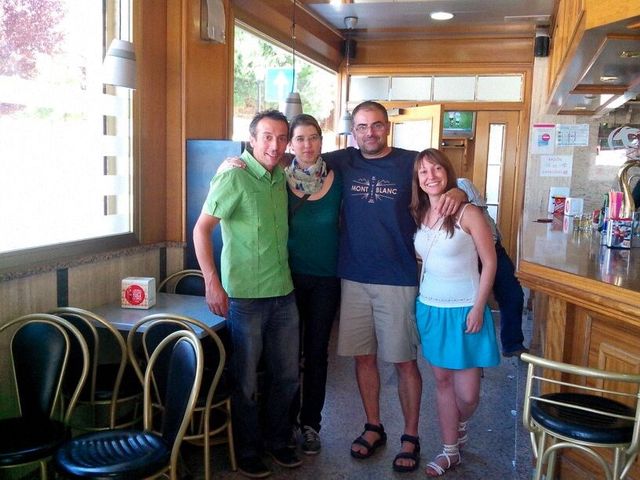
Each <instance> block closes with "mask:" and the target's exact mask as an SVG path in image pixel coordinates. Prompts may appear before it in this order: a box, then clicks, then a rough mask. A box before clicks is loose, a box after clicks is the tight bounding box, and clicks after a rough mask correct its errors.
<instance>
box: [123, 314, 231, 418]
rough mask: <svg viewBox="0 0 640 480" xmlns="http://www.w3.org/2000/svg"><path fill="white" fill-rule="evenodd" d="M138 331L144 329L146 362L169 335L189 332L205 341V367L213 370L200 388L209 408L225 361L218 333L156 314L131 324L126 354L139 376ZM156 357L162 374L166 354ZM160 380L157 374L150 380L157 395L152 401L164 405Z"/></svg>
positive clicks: (194, 322) (183, 318) (198, 323)
mask: <svg viewBox="0 0 640 480" xmlns="http://www.w3.org/2000/svg"><path fill="white" fill-rule="evenodd" d="M140 330H143V332H142V335H140V336H141V337H142V351H143V352H144V356H145V358H146V359H149V358H150V356H151V354H152V352H155V351H156V350H157V346H158V345H159V344H160V343H161V342H162V341H164V339H165V338H166V337H167V336H168V335H170V334H171V333H172V332H175V331H184V330H187V331H190V332H192V333H194V334H195V335H197V336H199V337H200V340H201V342H203V341H206V342H207V347H209V348H205V350H204V351H205V353H204V355H205V365H206V367H207V368H208V369H211V370H213V376H212V380H211V383H210V384H208V385H202V389H208V390H207V391H206V399H207V400H206V408H210V406H211V403H212V401H213V397H214V394H215V391H216V388H217V387H218V384H219V382H220V378H221V377H222V372H223V370H224V366H225V362H226V352H225V348H224V344H223V343H222V340H221V339H220V337H219V336H218V334H217V333H216V332H215V331H214V330H213V329H211V328H210V327H209V326H208V325H206V324H205V323H204V322H201V321H200V320H197V319H195V318H190V317H186V316H183V315H176V314H170V313H156V314H152V315H148V316H146V317H144V318H142V319H141V320H140V321H138V322H137V323H136V324H134V325H133V327H132V328H131V330H130V331H129V335H128V336H127V351H128V354H129V357H130V358H131V361H132V364H133V367H134V369H135V370H136V372H137V373H138V375H139V376H141V375H142V368H141V366H140V362H139V360H137V359H136V351H137V345H136V343H137V341H138V339H139V335H138V332H140ZM159 355H160V358H159V361H158V366H157V368H158V369H159V370H160V371H162V370H163V369H166V368H167V366H168V361H167V355H166V354H159ZM163 377H164V375H158V376H157V378H154V379H153V380H152V382H153V383H152V385H153V388H154V393H155V395H156V400H155V401H156V402H157V403H158V404H160V405H164V403H165V399H164V397H163V392H166V391H167V387H166V385H164V380H163ZM207 381H208V380H207ZM203 393H204V392H203Z"/></svg>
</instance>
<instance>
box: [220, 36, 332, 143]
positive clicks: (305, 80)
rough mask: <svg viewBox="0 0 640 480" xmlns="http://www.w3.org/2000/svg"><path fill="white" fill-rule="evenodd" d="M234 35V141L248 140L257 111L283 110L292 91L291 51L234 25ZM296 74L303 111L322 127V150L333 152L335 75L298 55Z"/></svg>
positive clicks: (296, 85) (296, 83) (296, 87)
mask: <svg viewBox="0 0 640 480" xmlns="http://www.w3.org/2000/svg"><path fill="white" fill-rule="evenodd" d="M234 35H235V58H234V99H233V139H234V140H249V123H251V119H252V118H253V116H254V115H255V114H256V113H257V112H259V111H262V110H266V109H269V108H275V109H281V110H282V108H281V106H280V105H281V103H282V102H284V100H285V99H286V97H287V94H288V93H289V92H290V90H291V82H292V76H293V68H292V67H293V65H292V64H293V62H292V60H293V57H292V52H291V50H285V49H283V48H280V47H278V46H276V45H275V44H274V43H272V42H269V41H267V40H265V39H263V38H261V37H258V36H256V35H254V34H253V33H251V32H249V31H248V30H246V29H244V28H241V27H239V26H237V25H236V29H235V34H234ZM295 74H296V78H295V90H296V91H298V92H299V93H300V97H301V98H302V110H303V112H304V113H308V114H309V115H313V116H314V117H315V118H316V120H318V123H319V124H320V127H321V128H322V145H323V148H322V149H323V151H331V150H335V147H336V134H335V132H334V115H335V112H336V105H335V100H336V83H337V77H336V74H335V73H333V72H329V71H327V70H325V69H324V68H321V67H318V66H317V65H314V64H312V63H309V62H307V61H305V60H304V59H302V58H300V57H299V56H298V54H297V52H296V72H295Z"/></svg>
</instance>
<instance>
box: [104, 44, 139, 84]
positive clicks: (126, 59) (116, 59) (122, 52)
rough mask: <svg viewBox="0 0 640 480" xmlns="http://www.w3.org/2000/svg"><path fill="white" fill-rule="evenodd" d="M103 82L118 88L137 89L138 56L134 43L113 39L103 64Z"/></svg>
mask: <svg viewBox="0 0 640 480" xmlns="http://www.w3.org/2000/svg"><path fill="white" fill-rule="evenodd" d="M102 82H103V83H106V84H108V85H115V86H118V87H126V88H131V89H135V88H136V54H135V51H134V49H133V43H131V42H128V41H126V40H120V39H118V38H115V39H113V41H112V42H111V45H109V49H108V50H107V54H106V55H105V56H104V61H103V63H102Z"/></svg>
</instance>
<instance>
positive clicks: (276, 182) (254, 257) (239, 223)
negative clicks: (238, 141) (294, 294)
mask: <svg viewBox="0 0 640 480" xmlns="http://www.w3.org/2000/svg"><path fill="white" fill-rule="evenodd" d="M240 158H242V160H243V161H244V162H245V163H246V165H247V166H246V168H245V169H241V168H232V169H230V170H227V171H226V172H223V173H220V174H218V175H216V176H215V177H213V179H212V180H211V184H210V187H209V193H208V195H207V199H206V200H205V202H204V205H203V207H202V211H203V212H204V213H206V214H208V215H212V216H214V217H217V218H219V219H220V225H221V228H222V242H223V246H222V253H221V268H220V270H221V272H220V273H221V278H222V286H223V287H224V289H225V291H226V292H227V295H229V296H230V297H235V298H268V297H278V296H282V295H287V294H289V293H290V292H291V291H292V290H293V282H292V281H291V273H290V271H289V263H288V253H287V237H288V234H289V226H288V223H287V191H286V181H285V176H284V171H283V170H282V168H281V167H280V166H278V167H276V168H274V169H273V171H272V172H269V171H267V170H266V169H265V168H264V167H263V166H262V165H260V163H258V161H257V160H256V159H255V158H254V157H253V155H251V154H250V153H249V152H247V151H246V150H245V151H244V152H243V153H242V155H241V156H240Z"/></svg>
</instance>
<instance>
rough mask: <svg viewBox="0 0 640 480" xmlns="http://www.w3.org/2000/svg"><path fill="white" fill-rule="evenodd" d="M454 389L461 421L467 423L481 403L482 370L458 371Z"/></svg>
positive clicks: (468, 369)
mask: <svg viewBox="0 0 640 480" xmlns="http://www.w3.org/2000/svg"><path fill="white" fill-rule="evenodd" d="M454 389H455V395H456V406H457V407H458V415H459V421H461V422H465V421H467V420H469V418H471V416H472V415H473V414H474V412H475V411H476V408H478V403H479V402H480V369H479V368H467V369H465V370H457V371H456V372H455V374H454Z"/></svg>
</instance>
